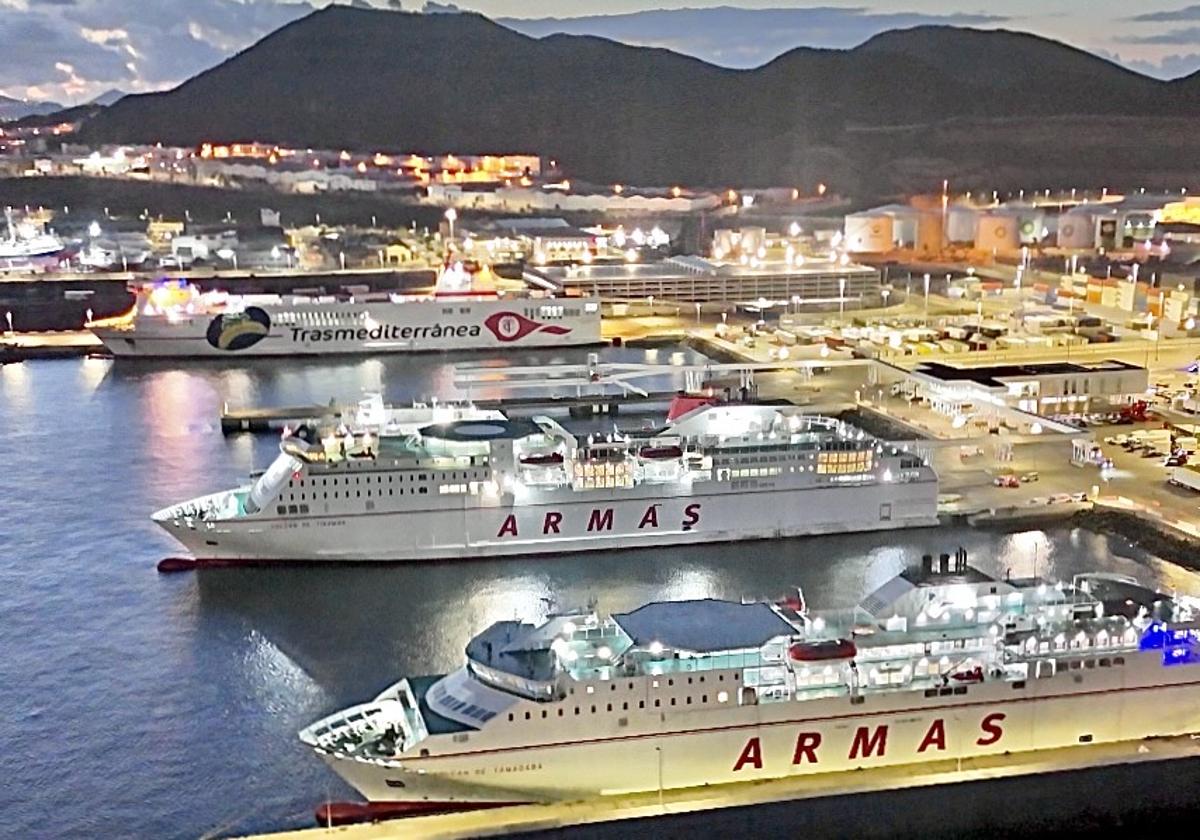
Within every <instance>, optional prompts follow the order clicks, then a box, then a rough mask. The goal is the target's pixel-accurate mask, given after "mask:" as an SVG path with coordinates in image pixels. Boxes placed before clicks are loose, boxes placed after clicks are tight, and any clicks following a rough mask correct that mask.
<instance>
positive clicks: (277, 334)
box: [88, 266, 601, 358]
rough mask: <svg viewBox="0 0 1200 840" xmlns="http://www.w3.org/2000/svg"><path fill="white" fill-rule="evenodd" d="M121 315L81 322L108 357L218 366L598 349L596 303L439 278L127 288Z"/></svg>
mask: <svg viewBox="0 0 1200 840" xmlns="http://www.w3.org/2000/svg"><path fill="white" fill-rule="evenodd" d="M135 291H136V292H137V301H136V303H135V304H134V307H133V309H132V310H131V311H130V312H129V313H127V314H126V315H123V316H119V317H117V318H108V319H104V320H101V321H94V322H91V323H89V324H88V328H89V329H90V330H91V331H92V332H93V333H94V334H95V335H96V337H97V338H99V339H100V340H101V341H102V342H103V343H104V346H105V347H107V348H108V349H109V350H111V351H112V353H113V355H114V356H117V357H126V356H136V357H185V358H228V357H230V356H300V355H327V354H334V353H400V352H419V351H435V350H496V349H502V348H509V347H517V348H537V347H567V346H576V345H588V344H598V343H600V341H601V337H600V301H599V299H597V298H589V297H535V296H532V295H531V294H529V293H528V292H519V293H504V292H500V291H497V290H496V289H495V287H494V286H489V285H486V284H485V285H483V286H481V285H480V284H478V283H473V282H472V280H471V278H470V277H469V275H467V274H466V272H464V271H462V270H461V269H459V268H456V267H453V266H452V267H451V268H449V269H447V270H446V271H443V272H442V274H441V276H440V277H439V280H438V286H437V289H436V291H435V292H434V294H432V295H425V296H419V295H400V294H393V293H387V292H377V293H367V294H360V295H355V296H341V297H339V296H307V295H231V294H227V293H225V292H201V291H199V290H198V289H196V287H194V286H192V285H191V284H189V283H187V282H186V281H182V280H180V281H161V282H158V283H153V284H148V285H143V286H140V287H138V288H136V289H135Z"/></svg>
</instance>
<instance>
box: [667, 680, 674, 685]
mask: <svg viewBox="0 0 1200 840" xmlns="http://www.w3.org/2000/svg"><path fill="white" fill-rule="evenodd" d="M667 685H675V680H673V679H670V680H667Z"/></svg>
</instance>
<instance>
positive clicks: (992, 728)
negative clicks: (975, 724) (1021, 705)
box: [975, 712, 1008, 747]
mask: <svg viewBox="0 0 1200 840" xmlns="http://www.w3.org/2000/svg"><path fill="white" fill-rule="evenodd" d="M1006 717H1008V715H1006V714H1004V713H1003V712H992V713H991V714H990V715H988V716H987V717H985V718H984V719H983V721H982V722H981V723H980V724H979V728H980V729H982V730H983V731H984V732H985V733H987V734H986V735H984V736H983V737H982V738H979V739H978V740H976V741H975V743H976V744H977V745H978V746H981V747H990V746H991V745H992V744H994V743H996V742H997V741H999V740H1000V739H1001V738H1003V737H1004V730H1003V729H1001V728H1000V721H1002V720H1004V719H1005V718H1006Z"/></svg>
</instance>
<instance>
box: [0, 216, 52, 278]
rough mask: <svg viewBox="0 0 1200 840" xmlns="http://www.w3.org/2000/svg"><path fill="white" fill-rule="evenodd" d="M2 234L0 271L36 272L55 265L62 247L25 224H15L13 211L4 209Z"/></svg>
mask: <svg viewBox="0 0 1200 840" xmlns="http://www.w3.org/2000/svg"><path fill="white" fill-rule="evenodd" d="M4 222H5V228H4V234H3V235H0V270H38V269H45V268H48V267H50V266H52V265H54V264H56V263H57V262H58V257H59V255H60V254H61V253H62V252H63V249H64V247H65V246H64V245H63V242H62V240H61V239H59V238H58V237H57V236H55V235H54V234H53V233H47V232H45V231H43V230H42V229H41V228H40V227H38V226H37V225H35V224H32V223H30V222H28V221H21V222H18V221H15V220H14V219H13V212H12V208H11V207H8V208H5V210H4Z"/></svg>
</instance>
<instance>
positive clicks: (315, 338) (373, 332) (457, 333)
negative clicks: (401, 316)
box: [291, 324, 480, 344]
mask: <svg viewBox="0 0 1200 840" xmlns="http://www.w3.org/2000/svg"><path fill="white" fill-rule="evenodd" d="M291 331H292V341H294V342H297V343H304V344H308V343H312V342H321V341H382V340H384V339H397V338H398V339H412V338H476V337H478V336H479V332H480V329H479V325H478V324H458V325H454V324H433V325H428V326H422V327H412V326H406V327H398V326H396V325H395V324H379V325H378V326H376V327H372V328H368V327H365V326H364V327H326V328H325V329H308V328H306V327H292V328H291Z"/></svg>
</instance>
